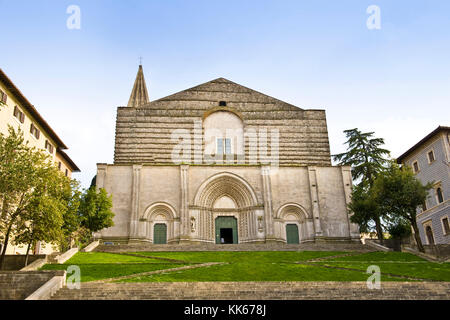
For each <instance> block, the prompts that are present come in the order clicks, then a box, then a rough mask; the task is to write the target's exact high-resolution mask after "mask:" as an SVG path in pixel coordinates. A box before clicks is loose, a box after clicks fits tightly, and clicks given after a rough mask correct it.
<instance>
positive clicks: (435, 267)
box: [316, 252, 450, 281]
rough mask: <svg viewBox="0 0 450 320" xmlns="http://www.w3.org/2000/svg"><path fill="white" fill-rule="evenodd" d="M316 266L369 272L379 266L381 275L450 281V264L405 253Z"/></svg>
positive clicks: (335, 261)
mask: <svg viewBox="0 0 450 320" xmlns="http://www.w3.org/2000/svg"><path fill="white" fill-rule="evenodd" d="M316 264H318V265H328V266H335V267H345V268H353V269H359V270H367V267H368V266H370V265H378V266H379V267H380V270H381V273H392V274H396V275H403V276H408V277H415V278H422V279H430V280H441V281H450V263H435V262H429V261H427V260H425V259H422V258H420V257H417V256H415V255H413V254H410V253H404V252H371V253H367V254H361V255H357V256H352V257H341V258H334V259H330V260H327V261H322V262H316Z"/></svg>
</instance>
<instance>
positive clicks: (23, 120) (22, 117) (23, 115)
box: [20, 112, 25, 123]
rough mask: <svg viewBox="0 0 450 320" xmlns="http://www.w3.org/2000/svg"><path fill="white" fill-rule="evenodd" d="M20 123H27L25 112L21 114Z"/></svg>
mask: <svg viewBox="0 0 450 320" xmlns="http://www.w3.org/2000/svg"><path fill="white" fill-rule="evenodd" d="M20 122H22V123H24V122H25V113H23V112H21V113H20Z"/></svg>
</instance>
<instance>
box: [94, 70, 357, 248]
mask: <svg viewBox="0 0 450 320" xmlns="http://www.w3.org/2000/svg"><path fill="white" fill-rule="evenodd" d="M96 184H97V188H105V189H106V191H107V192H108V193H109V194H110V195H112V200H113V211H114V213H115V217H114V226H113V227H111V228H107V229H104V230H102V231H101V232H100V233H99V237H100V238H101V240H102V241H103V242H112V243H139V242H144V243H153V244H178V243H185V244H199V243H215V244H218V245H221V244H233V243H269V242H279V243H288V244H298V243H304V242H315V241H352V240H359V238H360V235H359V229H358V226H357V225H355V224H353V223H351V222H350V220H349V217H350V216H349V212H348V209H347V204H348V203H349V201H350V194H351V189H352V178H351V172H350V167H346V166H332V165H331V156H330V147H329V141H328V132H327V122H326V117H325V111H324V110H308V109H301V108H299V107H296V106H294V105H291V104H289V103H286V102H283V101H281V100H278V99H275V98H273V97H270V96H268V95H265V94H262V93H260V92H257V91H255V90H252V89H249V88H246V87H244V86H241V85H239V84H236V83H234V82H232V81H229V80H227V79H224V78H219V79H215V80H212V81H209V82H207V83H204V84H201V85H198V86H196V87H194V88H191V89H187V90H184V91H181V92H178V93H175V94H173V95H170V96H168V97H165V98H162V99H159V100H155V101H150V100H149V95H148V91H147V87H146V84H145V79H144V73H143V68H142V66H139V70H138V74H137V77H136V81H135V83H134V87H133V90H132V93H131V97H130V100H129V102H128V105H127V106H126V107H118V109H117V122H116V136H115V151H114V163H113V164H97V179H96Z"/></svg>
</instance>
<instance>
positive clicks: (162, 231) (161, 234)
mask: <svg viewBox="0 0 450 320" xmlns="http://www.w3.org/2000/svg"><path fill="white" fill-rule="evenodd" d="M153 244H167V225H166V224H165V223H156V224H155V225H154V226H153Z"/></svg>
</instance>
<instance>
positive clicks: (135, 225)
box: [130, 165, 142, 239]
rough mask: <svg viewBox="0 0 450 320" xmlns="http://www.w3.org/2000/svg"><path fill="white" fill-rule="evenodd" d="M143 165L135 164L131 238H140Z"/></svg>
mask: <svg viewBox="0 0 450 320" xmlns="http://www.w3.org/2000/svg"><path fill="white" fill-rule="evenodd" d="M141 169H142V165H133V167H132V170H133V172H132V177H133V184H132V190H131V216H130V239H137V238H139V191H140V185H141Z"/></svg>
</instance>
